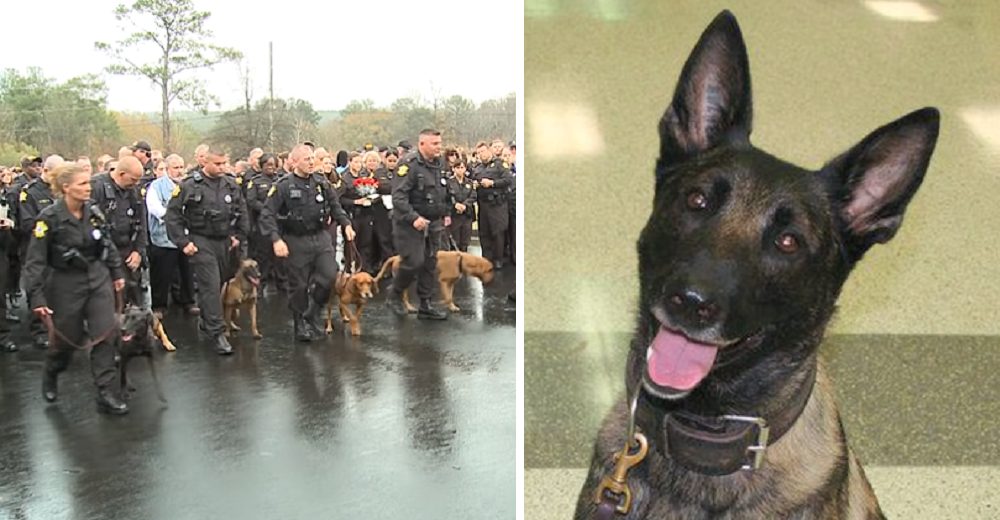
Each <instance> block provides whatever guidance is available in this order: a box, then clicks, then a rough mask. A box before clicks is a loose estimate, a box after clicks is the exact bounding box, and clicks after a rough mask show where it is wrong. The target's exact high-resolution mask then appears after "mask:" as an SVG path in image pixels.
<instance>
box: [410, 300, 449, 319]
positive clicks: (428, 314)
mask: <svg viewBox="0 0 1000 520" xmlns="http://www.w3.org/2000/svg"><path fill="white" fill-rule="evenodd" d="M417 319H419V320H446V319H448V313H447V312H444V311H442V310H440V309H435V308H434V306H432V305H431V301H430V300H420V308H419V309H417Z"/></svg>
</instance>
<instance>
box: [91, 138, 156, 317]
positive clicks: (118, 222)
mask: <svg viewBox="0 0 1000 520" xmlns="http://www.w3.org/2000/svg"><path fill="white" fill-rule="evenodd" d="M142 175H143V167H142V163H141V162H139V160H138V159H136V158H135V157H124V158H122V160H121V161H119V162H118V167H117V168H115V171H113V172H111V173H102V174H98V175H95V176H93V177H92V178H91V184H93V186H92V190H91V197H92V200H93V201H94V203H96V204H97V206H98V207H99V208H100V209H101V211H102V212H103V213H104V217H105V218H106V219H107V221H108V225H109V226H110V228H111V241H112V242H114V243H115V248H116V249H118V253H119V254H120V255H121V257H122V265H124V266H125V293H124V295H125V303H128V304H131V305H135V306H141V305H142V300H143V297H142V293H143V291H142V287H141V285H142V283H141V282H142V281H141V271H140V270H139V267H140V266H141V265H142V264H143V263H144V262H143V259H144V257H145V255H146V247H147V244H148V243H149V240H148V238H147V232H146V226H144V225H143V222H145V221H146V218H145V214H146V205H145V204H144V203H143V201H142V200H140V197H139V193H138V184H139V179H140V178H141V177H142Z"/></svg>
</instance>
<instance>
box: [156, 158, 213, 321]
mask: <svg viewBox="0 0 1000 520" xmlns="http://www.w3.org/2000/svg"><path fill="white" fill-rule="evenodd" d="M162 163H163V165H164V166H165V167H166V174H165V175H163V176H160V177H157V179H156V180H155V181H153V182H152V183H151V184H150V185H149V187H148V188H147V189H146V213H147V215H148V218H147V221H148V230H149V242H150V245H149V282H150V298H151V301H152V308H153V311H154V312H156V313H158V314H159V315H160V316H161V317H162V316H163V315H164V314H166V311H167V308H168V304H169V299H170V294H171V286H172V285H173V283H174V280H175V279H176V280H177V285H178V287H177V297H176V298H175V299H174V303H175V304H177V305H179V306H181V307H183V308H184V311H185V312H187V313H188V314H189V315H191V316H197V315H198V314H200V312H201V310H200V309H199V308H198V306H197V305H195V296H194V279H193V277H192V273H191V266H190V263H189V261H188V257H187V255H184V254H183V253H182V252H181V251H180V250H179V249H178V248H177V245H176V244H174V243H173V242H171V241H170V237H169V236H168V235H167V225H166V221H165V217H166V215H167V204H169V202H170V198H171V194H172V193H173V192H174V189H175V188H177V187H178V186H180V182H181V181H182V180H183V179H184V158H183V157H181V156H180V155H177V154H170V155H168V156H167V158H166V159H164V160H163V161H162Z"/></svg>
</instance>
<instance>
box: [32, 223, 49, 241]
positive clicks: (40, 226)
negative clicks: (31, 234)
mask: <svg viewBox="0 0 1000 520" xmlns="http://www.w3.org/2000/svg"><path fill="white" fill-rule="evenodd" d="M48 232H49V225H48V224H46V223H45V221H44V220H39V221H38V222H35V238H45V234H46V233H48Z"/></svg>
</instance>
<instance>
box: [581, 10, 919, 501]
mask: <svg viewBox="0 0 1000 520" xmlns="http://www.w3.org/2000/svg"><path fill="white" fill-rule="evenodd" d="M751 115H752V104H751V94H750V72H749V65H748V59H747V54H746V48H745V46H744V42H743V37H742V35H741V33H740V30H739V27H738V25H737V23H736V19H735V18H734V17H733V16H732V14H730V13H728V12H723V13H722V14H720V15H719V16H718V17H716V19H715V20H714V21H713V22H712V23H711V25H709V27H708V28H707V29H706V30H705V33H704V34H703V35H702V37H701V39H700V40H699V42H698V44H697V45H696V46H695V48H694V50H693V52H692V54H691V56H690V57H689V58H688V61H687V63H686V64H685V65H684V69H683V71H682V73H681V76H680V80H679V82H678V85H677V88H676V92H675V94H674V98H673V101H672V102H671V104H670V105H669V106H668V107H667V110H666V113H665V114H664V115H663V118H662V119H661V120H660V124H659V130H660V137H661V142H660V158H659V160H658V161H657V163H656V192H655V195H654V204H653V212H652V215H650V218H649V221H648V223H647V224H646V227H645V228H644V229H643V231H642V234H641V235H640V237H639V243H638V253H639V281H640V294H639V309H638V320H637V321H638V325H637V327H636V333H635V336H634V339H633V341H632V345H631V349H630V352H629V357H628V361H627V365H626V388H627V392H628V395H629V396H635V397H634V399H635V403H636V404H635V411H634V412H633V413H630V410H629V406H628V405H625V404H624V403H623V405H621V406H619V407H617V408H616V409H614V410H613V411H612V413H611V414H610V416H609V417H608V419H607V420H606V422H605V424H604V426H603V427H602V429H601V432H600V434H599V437H598V440H597V443H596V447H595V453H594V458H593V464H592V466H591V471H590V474H589V477H588V479H587V482H586V484H585V485H584V488H583V491H582V493H581V495H580V499H579V503H578V506H577V511H576V518H578V519H583V518H612V517H614V518H628V519H637V518H657V519H659V518H684V519H700V518H750V519H775V518H882V517H883V516H882V512H881V510H880V509H879V506H878V502H877V500H876V498H875V495H874V493H873V492H872V489H871V486H870V485H869V483H868V481H867V479H866V478H865V475H864V472H863V471H862V468H861V465H860V464H859V462H858V460H857V458H856V457H855V456H854V454H853V453H852V452H851V450H850V449H849V448H848V446H847V443H846V440H845V437H844V432H843V428H842V426H841V423H840V418H839V415H838V412H837V408H836V404H835V402H834V399H833V392H832V390H831V387H830V383H829V381H828V379H827V377H826V375H825V373H824V369H823V365H822V364H821V363H819V361H818V359H817V349H818V347H819V344H820V340H821V338H822V336H823V331H824V329H825V328H826V325H827V322H828V321H829V320H830V317H831V315H832V314H833V312H834V303H835V301H836V299H837V296H838V294H839V292H840V289H841V286H842V285H843V283H844V281H845V280H846V279H847V276H848V274H849V273H850V272H851V270H852V269H853V268H854V267H855V265H856V264H857V262H858V261H859V260H861V258H862V256H863V255H864V253H865V252H866V251H867V250H868V249H869V248H870V247H871V246H873V245H874V244H876V243H882V242H886V241H888V240H889V239H891V238H892V237H893V236H894V235H895V234H896V232H897V230H898V229H899V226H900V224H901V223H902V219H903V211H904V209H905V208H906V206H907V204H908V203H909V202H910V200H911V198H912V197H913V195H914V194H915V193H916V191H917V188H918V187H919V186H920V184H921V181H922V180H923V177H924V174H925V172H926V170H927V166H928V163H929V161H930V157H931V154H932V152H933V150H934V146H935V143H936V142H937V136H938V120H939V115H938V111H937V110H935V109H933V108H925V109H922V110H918V111H916V112H913V113H911V114H909V115H907V116H904V117H903V118H901V119H899V120H897V121H894V122H892V123H890V124H888V125H886V126H883V127H881V128H879V129H877V130H875V131H874V132H873V133H872V134H870V135H869V136H867V137H865V138H864V139H863V140H862V141H861V142H860V143H859V144H858V145H856V146H854V147H853V148H851V149H849V150H848V151H847V152H845V153H844V154H842V155H840V156H839V157H836V158H835V159H833V160H832V161H830V162H828V163H827V164H826V165H825V166H823V167H822V168H820V169H819V170H818V171H810V170H807V169H803V168H800V167H798V166H795V165H792V164H789V163H787V162H784V161H782V160H780V159H777V158H775V157H773V156H771V155H770V154H768V153H766V152H763V151H761V150H758V149H757V148H755V147H754V146H753V145H751V144H750V139H749V137H750V129H751ZM623 401H624V400H623ZM633 417H634V425H635V429H636V432H637V434H636V435H630V433H629V432H630V424H631V421H632V420H633V419H632V418H633ZM626 446H628V448H627V449H626ZM617 452H622V453H621V455H617V456H616V453H617ZM615 467H617V469H618V471H617V472H616V471H614V470H613V468H615ZM626 502H628V504H626ZM615 509H618V513H615ZM616 514H625V516H614V515H616Z"/></svg>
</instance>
